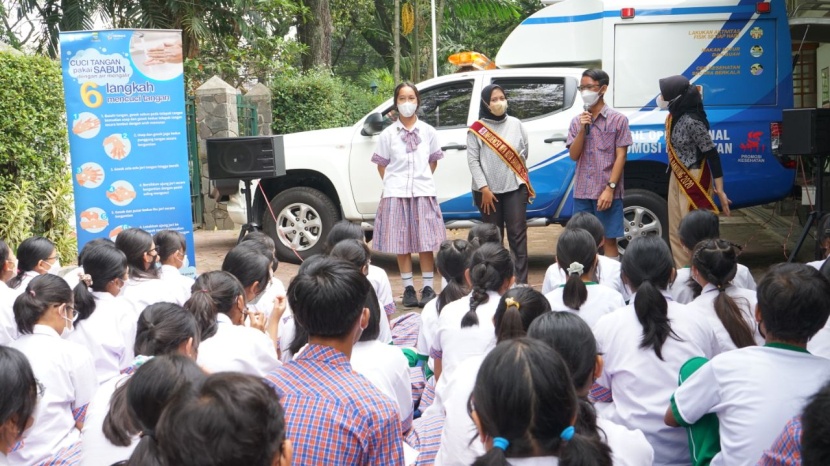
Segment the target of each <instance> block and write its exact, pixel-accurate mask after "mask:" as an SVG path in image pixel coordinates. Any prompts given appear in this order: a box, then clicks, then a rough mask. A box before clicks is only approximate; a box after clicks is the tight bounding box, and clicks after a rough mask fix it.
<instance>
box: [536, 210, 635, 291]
mask: <svg viewBox="0 0 830 466" xmlns="http://www.w3.org/2000/svg"><path fill="white" fill-rule="evenodd" d="M576 228H581V229H583V230H586V231H587V232H588V233H590V234H591V236H592V237H593V238H594V242H595V243H596V246H597V252H602V249H603V247H604V246H605V227H603V226H602V222H600V221H599V219H598V218H597V217H596V216H595V215H594V214H592V213H590V212H577V213H575V214H574V215H573V217H571V218H570V219H569V220H568V223H567V224H566V225H565V230H566V231H567V230H570V229H576ZM566 268H567V267H566ZM594 272H595V273H594V277H593V279H594V280H593V281H595V282H598V283H599V284H601V285H605V286H607V287H609V288H613V289H614V290H616V291H617V292H619V293H620V294H621V295H622V296H623V299H625V300H628V298H629V297H630V293H629V291H628V290H627V289H626V287H625V286H624V285H623V282H622V278H621V277H620V262H619V261H618V260H616V259H612V258H610V257H608V256H605V255H603V254H599V258H598V259H597V266H596V268H595V269H594ZM566 281H567V276H566V274H565V270H564V269H562V267H560V266H559V262H558V261H557V262H554V263H553V265H551V266H550V267H548V270H547V272H545V281H544V282H543V284H542V293H544V294H548V293H550V292H551V291H553V290H555V289H556V288H557V287H558V286H559V285H561V284H563V283H565V282H566Z"/></svg>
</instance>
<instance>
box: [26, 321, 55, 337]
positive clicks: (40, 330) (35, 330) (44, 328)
mask: <svg viewBox="0 0 830 466" xmlns="http://www.w3.org/2000/svg"><path fill="white" fill-rule="evenodd" d="M32 335H46V336H49V337H57V338H60V337H61V336H60V334H59V333H58V332H56V331H55V329H53V328H52V327H50V326H48V325H41V324H35V326H34V327H32Z"/></svg>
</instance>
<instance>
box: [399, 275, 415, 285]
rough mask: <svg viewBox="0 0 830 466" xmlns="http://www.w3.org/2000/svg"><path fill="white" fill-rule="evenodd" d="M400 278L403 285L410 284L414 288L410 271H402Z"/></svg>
mask: <svg viewBox="0 0 830 466" xmlns="http://www.w3.org/2000/svg"><path fill="white" fill-rule="evenodd" d="M401 280H403V287H404V288H406V287H407V286H411V287H413V288H415V282H414V281H412V272H407V273H402V274H401Z"/></svg>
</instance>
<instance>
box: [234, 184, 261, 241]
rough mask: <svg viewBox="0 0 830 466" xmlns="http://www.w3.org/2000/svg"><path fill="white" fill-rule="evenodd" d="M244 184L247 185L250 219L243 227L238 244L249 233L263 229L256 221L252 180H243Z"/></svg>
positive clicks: (248, 215)
mask: <svg viewBox="0 0 830 466" xmlns="http://www.w3.org/2000/svg"><path fill="white" fill-rule="evenodd" d="M243 182H244V183H245V212H247V217H248V218H247V223H246V224H244V225H242V228H241V229H240V230H239V238H237V240H236V244H239V243H241V242H242V238H244V237H245V235H247V234H248V233H253V232H255V231H260V230H261V229H262V228H261V227H260V226H259V224H258V223H256V222H255V221H254V200H253V196H252V195H251V180H243Z"/></svg>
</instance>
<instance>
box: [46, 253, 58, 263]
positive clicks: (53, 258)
mask: <svg viewBox="0 0 830 466" xmlns="http://www.w3.org/2000/svg"><path fill="white" fill-rule="evenodd" d="M57 259H58V256H57V255H54V256H52V257H47V258H46V261H47V262H48V261H52V262H54V261H56V260H57Z"/></svg>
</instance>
